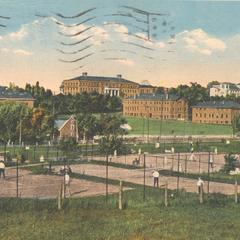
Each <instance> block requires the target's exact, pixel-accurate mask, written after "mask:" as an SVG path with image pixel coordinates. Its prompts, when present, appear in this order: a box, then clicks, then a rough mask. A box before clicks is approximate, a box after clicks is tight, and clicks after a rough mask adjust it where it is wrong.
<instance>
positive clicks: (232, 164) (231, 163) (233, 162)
mask: <svg viewBox="0 0 240 240" xmlns="http://www.w3.org/2000/svg"><path fill="white" fill-rule="evenodd" d="M224 158H225V164H224V166H223V167H222V169H221V171H222V172H224V173H227V174H229V172H230V171H233V170H235V168H236V167H238V165H239V162H238V161H237V159H236V158H235V156H234V155H231V154H228V155H226V156H225V157H224Z"/></svg>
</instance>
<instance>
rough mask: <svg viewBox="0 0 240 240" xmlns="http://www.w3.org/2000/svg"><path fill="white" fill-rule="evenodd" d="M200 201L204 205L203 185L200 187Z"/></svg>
mask: <svg viewBox="0 0 240 240" xmlns="http://www.w3.org/2000/svg"><path fill="white" fill-rule="evenodd" d="M199 201H200V204H202V203H203V184H201V186H200V193H199Z"/></svg>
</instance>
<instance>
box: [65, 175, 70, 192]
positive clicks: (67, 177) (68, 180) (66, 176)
mask: <svg viewBox="0 0 240 240" xmlns="http://www.w3.org/2000/svg"><path fill="white" fill-rule="evenodd" d="M64 184H65V189H66V191H67V190H68V194H69V196H71V191H70V176H69V174H68V173H65V175H64Z"/></svg>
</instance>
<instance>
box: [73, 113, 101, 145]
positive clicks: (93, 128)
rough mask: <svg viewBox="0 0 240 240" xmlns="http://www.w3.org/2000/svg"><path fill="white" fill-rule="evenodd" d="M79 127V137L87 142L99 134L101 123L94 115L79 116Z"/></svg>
mask: <svg viewBox="0 0 240 240" xmlns="http://www.w3.org/2000/svg"><path fill="white" fill-rule="evenodd" d="M77 125H78V134H79V136H80V137H82V138H85V139H86V140H87V141H88V140H89V139H90V138H93V137H94V136H95V135H96V134H97V133H98V129H99V123H98V120H97V118H96V117H95V116H94V115H93V114H78V115H77Z"/></svg>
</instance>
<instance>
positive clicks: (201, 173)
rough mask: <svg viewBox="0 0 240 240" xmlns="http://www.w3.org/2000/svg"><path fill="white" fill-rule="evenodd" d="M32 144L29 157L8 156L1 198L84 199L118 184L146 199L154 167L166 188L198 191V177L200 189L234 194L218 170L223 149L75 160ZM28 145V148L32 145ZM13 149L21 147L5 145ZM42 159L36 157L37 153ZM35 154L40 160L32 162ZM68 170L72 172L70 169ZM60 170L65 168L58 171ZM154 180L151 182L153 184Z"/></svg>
mask: <svg viewBox="0 0 240 240" xmlns="http://www.w3.org/2000/svg"><path fill="white" fill-rule="evenodd" d="M47 148H48V147H47V146H45V147H43V146H39V147H36V148H32V147H30V148H29V149H26V148H25V149H24V150H23V151H26V150H28V151H29V153H28V154H31V156H33V158H27V159H33V161H32V162H31V161H27V162H26V161H25V162H22V163H21V162H20V161H19V160H16V159H12V161H11V162H8V161H7V162H6V163H7V164H6V169H5V178H3V175H2V174H1V179H0V198H6V197H12V198H37V199H56V198H58V197H59V195H61V196H63V197H64V198H65V197H66V198H69V197H71V198H72V197H75V198H82V197H86V196H99V195H102V196H105V197H106V200H107V199H108V197H109V194H116V193H119V184H120V182H122V183H123V191H124V190H130V189H138V190H139V189H140V191H141V192H142V198H143V200H145V199H146V198H148V197H150V196H151V194H153V191H152V190H151V191H149V188H151V189H153V190H154V189H156V185H155V184H154V177H153V172H154V171H155V170H157V171H158V172H159V174H160V177H159V179H158V185H159V187H160V188H164V189H165V188H166V186H167V189H169V190H176V191H180V190H185V191H187V192H194V193H197V192H198V185H197V181H198V178H199V177H201V178H202V180H203V182H204V184H203V192H204V193H216V192H219V193H222V194H226V195H232V194H235V193H236V183H235V178H234V177H232V178H231V177H230V176H229V177H228V178H227V177H226V176H225V175H224V177H223V175H221V174H219V171H220V170H221V169H222V168H223V166H224V164H225V158H224V157H225V154H216V153H213V152H195V153H158V154H149V153H144V154H142V153H139V154H126V155H111V156H104V155H98V152H97V151H96V152H95V154H92V155H91V154H89V155H87V154H85V155H83V154H82V151H78V152H75V153H74V157H75V158H73V159H67V158H66V156H64V155H63V153H62V152H61V151H60V150H59V149H58V147H57V146H54V147H49V149H47ZM31 149H32V150H31ZM6 151H9V152H11V153H14V151H15V153H16V152H17V151H20V148H17V147H16V148H15V150H14V148H11V149H10V148H7V150H6ZM42 155H43V156H44V161H42V162H40V160H41V156H42ZM34 156H35V159H38V160H36V161H34ZM69 168H70V169H71V171H70V170H69ZM63 169H64V172H62V170H63ZM66 169H68V170H69V175H70V178H71V181H70V184H66V183H65V171H66ZM154 185H155V186H154Z"/></svg>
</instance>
